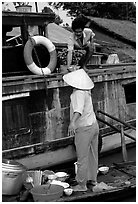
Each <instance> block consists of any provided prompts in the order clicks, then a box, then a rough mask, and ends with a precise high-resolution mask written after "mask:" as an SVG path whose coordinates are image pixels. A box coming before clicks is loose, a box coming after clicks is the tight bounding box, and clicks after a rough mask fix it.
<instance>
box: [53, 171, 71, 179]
mask: <svg viewBox="0 0 138 204" xmlns="http://www.w3.org/2000/svg"><path fill="white" fill-rule="evenodd" d="M55 175H56V176H57V177H59V178H61V177H65V176H68V174H67V173H66V172H57V173H55Z"/></svg>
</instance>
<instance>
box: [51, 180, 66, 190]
mask: <svg viewBox="0 0 138 204" xmlns="http://www.w3.org/2000/svg"><path fill="white" fill-rule="evenodd" d="M51 184H55V185H60V186H63V187H64V188H68V187H69V184H68V183H66V182H62V181H57V180H52V181H51Z"/></svg>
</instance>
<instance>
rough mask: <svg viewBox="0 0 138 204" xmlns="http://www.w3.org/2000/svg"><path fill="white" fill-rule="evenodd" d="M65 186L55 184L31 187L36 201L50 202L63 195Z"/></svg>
mask: <svg viewBox="0 0 138 204" xmlns="http://www.w3.org/2000/svg"><path fill="white" fill-rule="evenodd" d="M63 191H64V188H63V187H62V186H59V185H55V184H48V185H47V184H46V185H39V186H35V187H34V188H32V189H31V194H32V196H33V199H34V202H50V201H53V200H57V199H59V198H60V197H61V196H62V195H63Z"/></svg>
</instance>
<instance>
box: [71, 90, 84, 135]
mask: <svg viewBox="0 0 138 204" xmlns="http://www.w3.org/2000/svg"><path fill="white" fill-rule="evenodd" d="M84 103H85V92H84V91H82V90H76V91H75V92H74V94H73V95H72V98H71V104H72V108H73V115H72V118H71V120H70V124H69V128H68V136H74V135H75V131H76V128H77V127H76V123H77V122H78V120H79V118H80V117H81V115H82V113H83V110H84Z"/></svg>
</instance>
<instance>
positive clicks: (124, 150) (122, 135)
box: [120, 125, 127, 162]
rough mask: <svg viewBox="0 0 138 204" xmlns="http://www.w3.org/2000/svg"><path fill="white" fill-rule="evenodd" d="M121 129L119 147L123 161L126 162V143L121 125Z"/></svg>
mask: <svg viewBox="0 0 138 204" xmlns="http://www.w3.org/2000/svg"><path fill="white" fill-rule="evenodd" d="M120 127H121V128H120V129H121V146H122V155H123V161H124V162H127V150H126V143H125V136H124V128H123V125H121V126H120Z"/></svg>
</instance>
